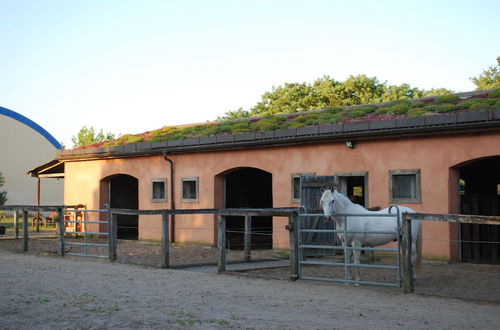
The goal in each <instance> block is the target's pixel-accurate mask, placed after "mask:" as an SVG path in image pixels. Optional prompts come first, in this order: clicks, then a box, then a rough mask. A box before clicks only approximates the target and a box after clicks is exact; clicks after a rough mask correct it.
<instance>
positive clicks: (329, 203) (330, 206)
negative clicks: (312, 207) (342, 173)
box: [319, 188, 337, 222]
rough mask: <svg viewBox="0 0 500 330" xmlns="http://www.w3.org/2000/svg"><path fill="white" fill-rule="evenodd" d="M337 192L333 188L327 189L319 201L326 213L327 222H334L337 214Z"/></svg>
mask: <svg viewBox="0 0 500 330" xmlns="http://www.w3.org/2000/svg"><path fill="white" fill-rule="evenodd" d="M336 193H337V192H336V191H335V190H334V189H333V188H326V189H324V190H323V194H322V195H321V199H320V201H319V203H320V205H321V208H322V209H323V212H324V213H325V221H327V222H328V221H330V220H333V215H334V213H336V205H335V204H336V203H335V195H336Z"/></svg>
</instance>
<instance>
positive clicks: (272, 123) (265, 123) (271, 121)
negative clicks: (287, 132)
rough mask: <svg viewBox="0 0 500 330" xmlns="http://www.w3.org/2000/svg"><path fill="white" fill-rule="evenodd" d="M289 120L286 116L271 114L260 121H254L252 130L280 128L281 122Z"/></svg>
mask: <svg viewBox="0 0 500 330" xmlns="http://www.w3.org/2000/svg"><path fill="white" fill-rule="evenodd" d="M286 120H287V118H286V117H285V116H270V117H264V118H261V119H260V120H259V121H257V122H255V123H252V124H251V126H250V129H251V130H252V131H272V130H276V129H278V128H280V126H281V124H282V123H284V122H285V121H286Z"/></svg>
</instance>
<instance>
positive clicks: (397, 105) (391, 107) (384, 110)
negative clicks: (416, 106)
mask: <svg viewBox="0 0 500 330" xmlns="http://www.w3.org/2000/svg"><path fill="white" fill-rule="evenodd" d="M410 104H411V102H410V101H408V100H396V101H392V102H389V103H388V104H386V105H385V106H383V107H380V108H378V109H377V110H376V111H375V113H376V114H377V115H380V114H392V115H401V114H404V113H406V112H408V109H409V108H410Z"/></svg>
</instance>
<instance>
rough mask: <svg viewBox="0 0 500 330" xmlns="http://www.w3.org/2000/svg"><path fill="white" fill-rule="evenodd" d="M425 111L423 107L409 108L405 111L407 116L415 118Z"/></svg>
mask: <svg viewBox="0 0 500 330" xmlns="http://www.w3.org/2000/svg"><path fill="white" fill-rule="evenodd" d="M425 113H427V111H426V110H425V109H424V108H410V109H409V110H408V113H407V118H417V117H420V116H422V115H424V114H425Z"/></svg>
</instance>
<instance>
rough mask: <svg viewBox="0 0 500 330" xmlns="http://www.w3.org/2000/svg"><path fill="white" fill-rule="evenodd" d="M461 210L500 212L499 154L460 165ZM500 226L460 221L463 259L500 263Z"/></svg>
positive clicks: (493, 213) (471, 212)
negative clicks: (462, 222) (461, 222)
mask: <svg viewBox="0 0 500 330" xmlns="http://www.w3.org/2000/svg"><path fill="white" fill-rule="evenodd" d="M459 194H460V213H462V214H477V215H500V156H497V157H489V158H484V159H480V160H476V161H473V162H469V163H467V164H465V165H463V166H461V167H460V192H459ZM499 227H500V226H496V225H479V224H461V225H460V239H461V241H462V243H461V259H462V261H463V262H474V263H495V264H500V228H499Z"/></svg>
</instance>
